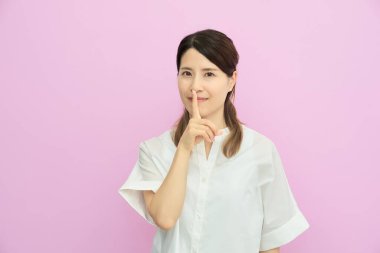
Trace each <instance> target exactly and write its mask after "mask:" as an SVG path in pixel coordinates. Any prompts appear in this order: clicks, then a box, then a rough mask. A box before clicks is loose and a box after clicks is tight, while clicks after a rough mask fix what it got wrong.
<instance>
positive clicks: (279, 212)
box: [260, 144, 310, 251]
mask: <svg viewBox="0 0 380 253" xmlns="http://www.w3.org/2000/svg"><path fill="white" fill-rule="evenodd" d="M271 158H272V166H271V169H273V170H274V171H273V173H272V174H273V177H272V179H271V180H270V181H269V182H267V183H265V184H264V185H262V186H261V198H262V202H263V214H264V220H263V225H262V232H261V242H260V251H266V250H270V249H273V248H277V247H280V246H282V245H284V244H287V243H289V242H290V241H292V240H294V239H295V238H296V237H297V236H299V235H300V234H301V233H303V232H304V231H305V230H307V229H308V228H309V227H310V225H309V223H308V221H307V220H306V218H305V217H304V215H303V214H302V212H301V211H300V209H299V208H298V205H297V202H296V201H295V199H294V196H293V193H292V191H291V189H290V186H289V183H288V180H287V178H286V174H285V171H284V167H283V164H282V161H281V158H280V155H279V153H278V151H277V149H276V146H275V145H274V144H272V157H271Z"/></svg>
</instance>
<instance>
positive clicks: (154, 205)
mask: <svg viewBox="0 0 380 253" xmlns="http://www.w3.org/2000/svg"><path fill="white" fill-rule="evenodd" d="M190 153H191V152H189V151H187V150H186V149H184V148H182V146H180V145H178V147H177V151H176V153H175V155H174V158H173V161H172V164H171V166H170V169H169V172H168V174H167V175H166V177H165V179H164V181H163V182H162V184H161V186H160V188H159V189H158V190H157V192H156V193H153V191H144V199H145V202H146V205H147V209H148V212H149V214H150V215H151V216H152V218H153V219H154V221H155V222H156V224H157V225H158V226H159V227H161V228H162V229H164V230H169V229H171V227H173V226H174V225H175V223H176V222H177V219H178V217H179V216H180V214H181V211H182V207H183V203H184V200H185V191H186V183H187V171H188V164H189V158H190Z"/></svg>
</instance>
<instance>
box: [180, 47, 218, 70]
mask: <svg viewBox="0 0 380 253" xmlns="http://www.w3.org/2000/svg"><path fill="white" fill-rule="evenodd" d="M182 68H187V69H208V68H214V69H217V70H218V69H219V68H218V67H217V66H216V65H215V64H214V63H212V62H211V61H210V60H209V59H207V58H206V57H205V56H204V55H203V54H201V53H199V52H198V51H197V50H196V49H194V48H190V49H188V50H187V51H186V52H185V53H184V54H183V55H182V58H181V69H182Z"/></svg>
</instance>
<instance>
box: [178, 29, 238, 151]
mask: <svg viewBox="0 0 380 253" xmlns="http://www.w3.org/2000/svg"><path fill="white" fill-rule="evenodd" d="M190 48H194V49H196V50H197V51H198V52H199V53H201V54H202V55H204V56H205V57H206V58H207V59H208V60H209V61H211V62H212V63H214V64H215V65H216V66H218V67H219V68H220V69H221V70H222V71H223V72H224V73H225V74H226V75H227V76H228V77H231V76H232V74H233V72H234V71H235V70H236V65H237V64H238V61H239V54H238V52H237V50H236V48H235V46H234V44H233V41H232V40H231V39H230V38H229V37H227V36H226V35H225V34H224V33H222V32H219V31H216V30H213V29H206V30H201V31H197V32H195V33H192V34H189V35H187V36H186V37H184V38H183V39H182V40H181V42H180V44H179V46H178V51H177V75H178V73H179V69H180V64H181V58H182V55H183V54H184V53H185V52H186V51H187V50H188V49H190ZM235 87H236V84H235V85H234V87H233V89H232V90H231V91H230V92H228V94H227V96H226V100H225V102H224V119H225V122H226V124H227V127H228V128H229V130H230V133H229V136H228V138H226V140H225V141H224V143H223V154H224V155H225V156H226V157H228V158H230V157H232V156H233V155H235V154H236V153H237V152H238V151H239V149H240V145H241V142H242V139H243V129H242V126H241V124H244V123H243V122H241V121H240V120H239V119H238V118H237V114H236V109H235V106H234V104H233V102H234V98H235ZM189 120H190V114H189V112H188V111H187V110H186V108H184V112H183V114H182V116H181V117H180V118H179V119H178V120H177V121H176V122H175V124H174V125H173V127H175V128H176V130H175V134H174V140H173V141H174V143H175V145H176V146H178V143H179V141H180V139H181V136H182V134H183V132H184V131H185V129H186V127H187V124H188V123H189Z"/></svg>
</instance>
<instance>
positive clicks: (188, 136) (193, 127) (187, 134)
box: [179, 90, 223, 152]
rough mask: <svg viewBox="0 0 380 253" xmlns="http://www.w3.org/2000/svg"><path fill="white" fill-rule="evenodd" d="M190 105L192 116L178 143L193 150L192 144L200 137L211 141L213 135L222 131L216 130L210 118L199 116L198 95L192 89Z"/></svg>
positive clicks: (198, 140) (196, 142) (199, 139)
mask: <svg viewBox="0 0 380 253" xmlns="http://www.w3.org/2000/svg"><path fill="white" fill-rule="evenodd" d="M192 106H193V111H192V116H191V118H190V120H189V123H188V125H187V127H186V129H185V131H184V132H183V134H182V137H181V139H180V141H179V144H181V145H182V146H183V147H184V148H186V149H187V150H188V151H190V152H191V151H192V150H193V147H194V145H195V144H198V143H199V142H200V141H201V140H202V139H204V140H206V141H208V142H213V141H214V137H215V135H220V134H222V133H223V131H221V130H218V129H217V128H216V127H215V124H214V123H212V122H211V121H210V120H208V119H202V118H201V115H200V113H199V108H198V97H197V93H196V92H195V91H194V90H193V100H192Z"/></svg>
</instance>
